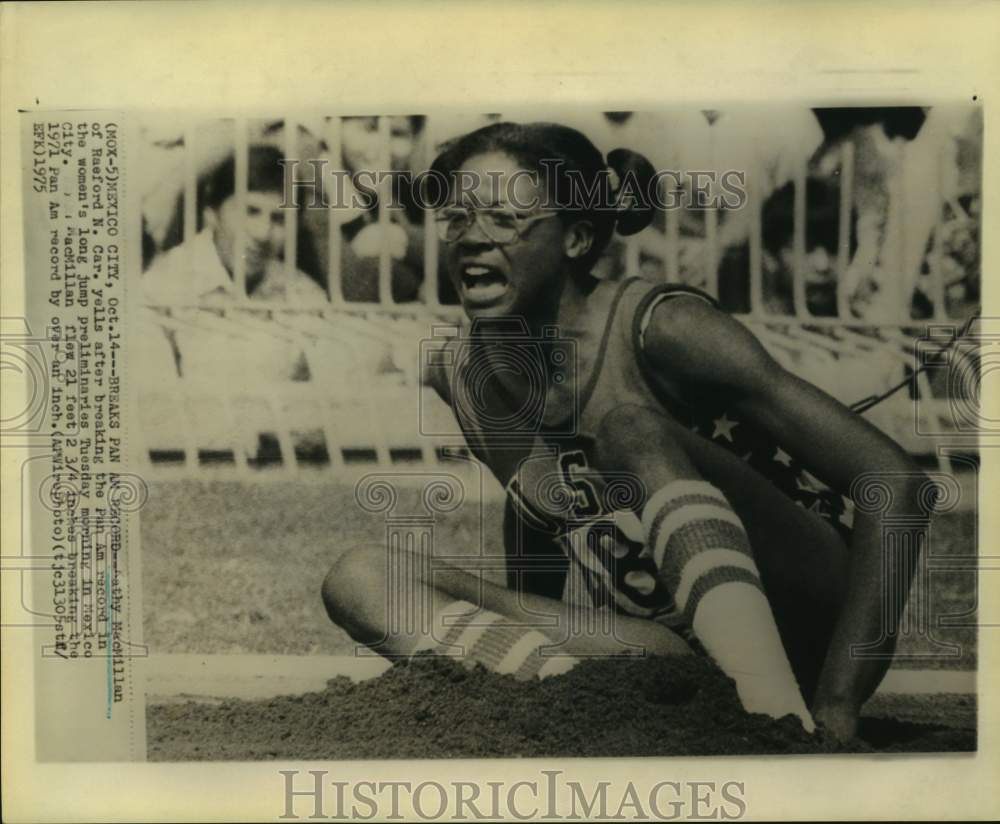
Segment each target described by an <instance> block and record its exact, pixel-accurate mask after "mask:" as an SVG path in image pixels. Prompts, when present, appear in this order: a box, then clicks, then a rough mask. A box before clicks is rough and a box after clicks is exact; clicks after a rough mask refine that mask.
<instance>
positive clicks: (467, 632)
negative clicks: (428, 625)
mask: <svg viewBox="0 0 1000 824" xmlns="http://www.w3.org/2000/svg"><path fill="white" fill-rule="evenodd" d="M444 617H448V619H449V621H448V624H444V623H443V621H442V619H443V618H444ZM503 620H504V619H503V616H501V615H500V614H498V613H496V612H490V611H489V610H486V609H481V610H477V607H476V606H475V605H474V604H471V603H469V602H468V601H453V602H452V603H450V604H448V605H447V606H445V607H444V608H442V609H441V610H439V611H438V612H437V614H435V616H434V626H435V628H438V629H439V630H440V629H442V628H443V631H444V636H443V637H442V638H441V640H440V641H438V640H436V639H434V638H432V637H430V636H427V637H425V638H424V639H423V640H421V641H420V643H418V644H417V648H416V649H415V650H414V652H413V654H414V655H416V654H417V653H419V652H426V651H431V652H434V653H436V654H439V655H449V656H452V655H455V654H456V653H457V654H458V655H459V656H460V657H461V659H462V663H463V664H464V665H465V666H467V667H469V668H472V667H475V666H476V665H477V664H482V665H483V666H484V667H486V669H488V670H490V671H491V672H497V673H500V674H503V675H513V676H514V677H515V678H516V679H518V680H519V681H527V680H529V679H531V678H534V677H535V676H537V677H538V678H548V677H549V676H550V675H560V674H561V673H564V672H569V670H571V669H572V668H573V667H575V666H576V665H577V664H578V663H579V659H577V658H574V657H572V656H569V655H551V656H546V657H542V656H541V655H540V654H539V649H540V648H541V647H545V646H551V645H552V643H553V642H552V639H551V638H549V637H547V636H546V635H543V634H542V633H541V632H539V631H538V630H534V629H530V628H527V627H512V626H509V625H505V624H504V623H503ZM438 634H439V635H440V632H439V633H438Z"/></svg>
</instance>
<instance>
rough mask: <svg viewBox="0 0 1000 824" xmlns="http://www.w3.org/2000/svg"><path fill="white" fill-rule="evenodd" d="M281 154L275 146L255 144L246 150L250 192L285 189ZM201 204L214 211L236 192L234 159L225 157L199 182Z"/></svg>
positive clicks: (281, 190)
mask: <svg viewBox="0 0 1000 824" xmlns="http://www.w3.org/2000/svg"><path fill="white" fill-rule="evenodd" d="M283 157H284V155H283V154H282V153H281V152H280V151H279V150H278V149H277V148H275V147H274V146H266V145H254V146H250V147H249V149H248V150H247V187H248V189H249V190H250V191H251V192H278V193H279V194H280V193H281V192H283V191H284V188H285V170H284V168H283V166H282V165H281V160H282V158H283ZM201 189H202V203H203V204H204V205H205V206H208V207H209V208H210V209H215V210H217V209H218V208H219V207H220V206H221V205H222V204H223V203H225V202H226V201H227V200H228V199H229V198H230V197H232V196H233V194H234V193H235V191H236V156H235V155H234V154H229V155H227V156H226V157H225V158H224V159H223V160H222V161H221V162H220V163H218V164H217V165H216V166H215V167H213V168H212V169H211V171H209V172H208V173H207V174H206V175H205V177H204V178H203V179H202V181H201Z"/></svg>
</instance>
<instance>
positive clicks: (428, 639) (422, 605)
mask: <svg viewBox="0 0 1000 824" xmlns="http://www.w3.org/2000/svg"><path fill="white" fill-rule="evenodd" d="M390 557H391V561H390V560H389V559H390ZM322 595H323V602H324V604H325V606H326V609H327V613H328V614H329V616H330V618H331V620H332V621H333V622H334V623H336V624H338V625H339V626H340V627H342V628H343V629H344V630H345V631H346V632H347V633H348V634H349V635H350V636H351V637H352V638H354V639H355V640H356V641H358V642H359V643H362V644H365V645H367V646H369V647H371V648H372V649H374V650H376V651H377V652H379V653H381V654H383V655H386V656H387V657H398V656H408V655H412V654H413V653H415V652H418V651H422V650H425V649H437V651H446V649H454V648H455V646H456V645H457V646H459V647H462V649H463V654H464V655H465V656H466V657H467V658H471V660H472V661H473V662H476V663H481V664H484V665H485V666H487V667H491V668H498V665H499V661H498V660H497V649H498V648H501V647H502V648H504V649H507V648H512V647H514V646H518V648H519V649H521V650H522V651H524V652H525V656H526V657H527V656H528V655H530V654H532V653H534V652H535V651H537V649H538V648H540V647H543V646H544V647H546V648H550V647H552V646H553V645H555V646H556V647H557V648H558V653H557V655H556V658H559V657H563V658H565V657H566V656H581V657H593V656H601V655H620V654H622V653H624V652H631V653H633V654H634V653H640V652H644V653H645V654H652V655H670V654H685V653H689V652H690V649H689V648H688V646H687V644H686V643H685V642H684V641H683V640H682V639H681V638H679V637H678V636H677V635H676V634H674V633H673V632H671V631H670V630H669V629H667V628H666V627H662V626H660V625H658V624H655V623H653V622H651V621H645V620H640V619H637V618H630V617H628V616H621V615H615V616H613V617H612V616H607V617H608V620H609V621H610V622H611V626H612V628H613V629H612V632H610V633H593V632H592V633H587V634H584V633H580V634H574V633H571V632H569V631H568V628H569V627H570V626H572V625H573V621H574V620H575V621H577V622H579V618H580V616H579V615H576V616H574V615H571V611H572V610H573V609H579V607H571V606H570V605H567V604H564V603H563V602H561V601H557V600H555V599H552V598H547V597H544V596H541V595H536V594H533V593H527V592H521V593H518V592H515V591H513V590H510V589H506V588H504V587H501V586H497V585H496V584H492V583H490V582H488V581H484V580H482V579H481V578H480V577H479V576H477V575H474V574H472V573H470V572H466V571H465V570H462V569H458V568H455V567H452V566H448V565H444V564H442V563H440V562H435V565H434V572H433V574H429V572H428V569H427V564H426V558H421V557H420V556H419V555H417V553H415V552H411V551H408V550H399V551H397V550H393V552H392V553H391V555H390V553H389V552H388V551H387V549H386V548H385V547H383V546H377V545H370V546H364V547H359V548H356V549H352V550H349V551H347V552H345V553H344V555H342V556H341V558H340V559H339V560H338V561H337V562H336V563H335V564H334V565H333V567H332V568H331V570H330V572H329V574H328V575H327V576H326V579H325V580H324V582H323V588H322ZM591 623H593V622H591ZM456 627H458V629H455V628H456ZM466 629H467V630H468V633H467V634H466V635H464V636H463V635H462V632H463V631H464V630H466ZM449 630H452V631H449ZM550 652H551V651H550ZM509 665H510V662H509V661H508V667H509ZM501 671H504V670H501Z"/></svg>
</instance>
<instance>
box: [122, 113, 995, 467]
mask: <svg viewBox="0 0 1000 824" xmlns="http://www.w3.org/2000/svg"><path fill="white" fill-rule="evenodd" d="M436 125H437V124H436V123H435V120H434V118H428V119H427V120H426V121H425V123H424V128H423V132H422V149H421V150H420V151H421V152H422V157H421V158H420V159H418V163H421V162H422V163H423V165H424V167H425V168H426V166H427V165H429V162H430V159H431V156H432V155H433V153H434V151H435V149H436V144H437V140H438V137H437V132H436V131H435V128H436ZM232 126H233V150H234V157H235V191H234V198H235V203H236V213H237V214H238V215H240V216H243V215H245V202H246V199H247V193H248V187H249V181H248V167H247V157H248V149H249V146H250V139H251V138H250V131H249V128H248V121H246V120H245V119H235V120H233V121H232ZM377 134H378V141H379V146H380V155H381V157H380V160H379V166H380V168H383V169H388V168H390V166H391V161H390V154H391V141H392V134H391V130H390V119H389V118H388V117H380V118H378V119H377ZM281 135H282V137H281V141H282V151H283V154H284V155H285V157H286V158H289V159H301V157H302V153H301V151H300V145H299V140H300V136H301V130H300V128H299V123H298V121H297V120H296V119H295V118H294V117H291V116H286V117H284V118H283V119H282V128H281ZM322 140H323V142H324V143H325V147H326V152H325V153H326V156H327V157H329V158H334V159H337V160H339V159H340V157H341V155H342V150H341V147H342V120H341V118H340V117H329V118H326V119H325V123H324V134H323V135H322ZM197 141H198V124H197V123H191V124H190V125H189V127H188V128H187V129H186V130H185V135H184V141H183V152H184V156H185V164H184V181H183V187H182V191H183V196H182V202H183V209H182V211H183V234H182V240H183V239H190V238H193V237H194V236H195V235H196V233H197V231H198V219H199V216H198V209H199V203H198V191H199V188H198V176H199V169H198V164H197V162H196V148H197ZM854 162H855V158H854V151H853V146H852V145H851V144H850V143H845V144H844V145H843V146H842V147H841V149H840V158H839V164H840V168H839V171H840V174H839V179H840V181H841V184H840V189H839V197H840V202H839V223H838V226H839V234H838V241H837V254H836V257H835V270H836V284H837V286H836V289H837V292H836V312H835V314H830V315H823V316H816V315H814V314H813V313H812V312H811V311H810V307H809V304H808V300H807V277H808V265H807V260H806V257H807V247H806V243H807V224H808V220H809V215H808V213H807V200H806V185H807V175H808V169H807V166H806V161H805V159H803V161H802V163H801V164H799V166H798V168H797V169H796V172H795V175H794V181H793V186H794V210H793V225H792V255H793V267H792V272H791V275H792V282H791V306H790V311H789V312H785V313H779V314H775V313H773V312H769V310H768V307H767V300H766V298H767V293H766V288H767V287H766V284H765V277H764V259H765V250H764V222H763V219H762V206H763V202H764V199H763V196H762V193H761V192H760V191H758V190H755V188H754V185H755V184H754V181H755V177H754V176H753V175H752V174H750V175H748V177H747V185H748V187H749V188H748V191H747V201H746V206H745V208H746V210H747V224H748V231H747V237H746V244H747V247H748V251H749V256H748V258H749V264H748V272H747V278H748V284H749V311H747V312H742V313H740V314H738V317H739V318H740V319H741V320H742V321H743V322H744V323H746V324H747V325H748V326H749V327H750V328H751V329H752V330H753V331H754V332H755V333H756V334H757V335H758V337H759V338H760V339H761V341H762V342H763V343H764V345H765V346H766V347H767V348H768V349H769V350H770V351H771V352H772V353H773V354H774V355H775V356H776V357H777V358H778V360H779V361H781V362H782V363H783V364H784V365H785V366H786V367H788V368H789V369H791V370H792V371H795V372H797V373H798V374H800V375H802V376H803V377H805V378H807V379H809V380H811V381H813V382H815V383H817V384H819V385H820V386H822V387H823V388H825V389H827V390H828V391H830V392H831V394H834V395H835V396H837V397H838V398H839V399H840V400H842V401H844V402H845V403H850V402H852V401H855V400H857V399H858V397H859V396H861V395H863V394H876V393H878V391H880V389H882V388H885V387H887V386H890V385H892V384H893V383H895V382H897V381H899V380H902V379H904V378H905V377H906V376H907V375H908V374H911V373H912V371H913V370H914V367H915V365H917V364H918V361H919V349H920V345H921V338H922V336H923V335H924V333H925V330H926V325H927V324H928V323H934V324H937V325H939V326H947V325H953V326H957V325H959V324H960V322H961V321H962V320H964V318H951V317H949V315H948V301H947V300H946V289H947V283H946V276H945V272H944V269H943V267H942V266H941V265H940V264H941V261H940V253H939V251H938V250H939V249H940V245H939V242H938V233H939V232H940V230H941V225H942V222H941V221H939V223H938V226H937V228H935V229H934V231H933V233H932V236H931V244H930V249H931V251H930V253H929V254H928V255H927V256H926V258H925V265H926V269H927V271H926V274H925V276H924V279H923V282H924V283H925V285H927V287H928V288H927V289H925V291H928V292H929V293H930V295H929V305H930V312H929V317H924V318H921V319H920V320H916V319H914V318H913V317H912V316H911V312H910V296H909V295H908V294H907V295H903V294H901V295H899V296H898V300H896V301H894V304H893V305H895V306H897V307H898V311H897V312H896V313H895V314H893V315H892V316H886V315H884V314H883V315H882V316H880V317H878V319H877V321H875V320H871V319H864V318H858V317H856V316H855V315H854V314H852V308H851V305H850V294H849V292H848V286H847V272H848V267H849V266H850V263H851V259H850V250H851V233H852V222H853V220H852V209H853V203H854V192H853V191H852V186H853V180H854ZM895 168H897V169H900V168H901V166H900V164H897V165H896V167H895ZM899 173H900V174H901V172H899ZM384 185H385V184H384ZM889 191H890V193H894V196H891V197H890V198H889V201H888V209H889V212H890V213H889V214H888V216H887V222H888V223H889V224H891V225H893V226H896V227H901V228H900V229H899V230H898V231H897V232H896V233H895V236H894V237H892V238H889V240H888V242H887V245H890V246H891V245H893V244H896V245H897V247H896V248H895V250H894V251H893V250H892V249H890V250H889V252H890V259H891V260H892V261H894V262H895V265H897V266H902V265H904V261H905V260H906V254H905V253H904V246H905V244H906V239H905V231H904V229H905V220H904V219H903V217H904V216H903V215H902V213H901V210H902V209H903V208H904V206H905V204H904V203H903V201H902V199H901V197H900V196H899V194H900V193H901V191H902V188H901V182H900V181H898V180H890V181H889ZM382 194H383V195H384V196H380V197H379V200H378V206H377V221H376V223H377V225H378V226H379V227H381V228H383V229H385V228H386V227H387V225H388V223H389V221H390V214H389V198H388V196H387V194H388V192H387V191H383V192H382ZM942 205H943V204H942ZM300 217H301V216H300V212H299V211H298V210H296V209H294V208H293V209H287V210H286V211H285V227H284V229H285V231H284V238H285V240H284V250H283V265H284V267H285V270H286V275H287V277H288V278H289V279H291V278H293V277H294V276H295V275H296V274H297V268H298V260H299V254H298V248H297V243H298V238H299V226H298V222H299V220H300ZM702 217H703V225H704V236H703V240H702V245H703V250H704V253H703V254H702V255H701V261H702V266H703V270H702V273H701V277H700V283H698V285H700V286H702V288H704V289H705V290H706V291H708V292H709V293H712V294H715V295H718V294H719V271H720V267H719V262H720V258H721V253H722V251H723V250H722V249H721V248H720V231H719V222H720V214H719V212H718V211H717V210H716V209H713V208H708V209H705V210H703V215H702ZM327 220H328V223H327V226H326V232H327V235H326V245H327V250H328V254H327V260H326V271H325V273H324V274H325V279H326V283H325V292H326V300H325V301H323V302H321V303H317V302H313V303H310V304H308V305H304V304H298V305H296V304H295V303H291V302H287V301H283V302H268V301H264V300H260V299H256V298H253V297H252V296H248V295H246V293H245V292H244V295H243V297H242V298H239V297H237V298H235V299H232V300H229V301H227V302H225V303H224V304H220V303H213V304H211V305H198V304H197V302H195V303H194V304H190V305H169V306H164V305H156V306H148V307H147V309H146V311H145V313H144V314H143V316H142V317H141V318H140V319H139V320H138V321H137V322H136V323H135V324H134V325H133V329H132V335H133V339H135V340H136V346H137V348H138V349H140V350H141V353H142V354H141V356H140V360H141V362H142V369H141V370H139V377H138V378H137V380H138V381H139V382H140V383H141V386H140V392H139V395H138V402H139V410H138V415H139V419H140V421H141V425H140V430H141V432H140V433H138V434H139V435H140V436H141V439H142V448H141V450H140V451H141V453H142V455H143V457H144V458H146V459H148V461H149V468H150V469H152V470H154V471H155V472H158V473H173V474H178V473H179V474H191V475H198V476H201V475H204V474H205V473H223V474H227V475H236V476H248V475H254V476H259V477H265V476H270V477H284V476H287V475H288V473H302V472H304V471H310V470H313V469H331V468H332V469H337V470H341V471H346V470H349V469H351V468H352V467H361V468H366V469H368V470H370V468H371V467H372V466H373V465H377V466H386V465H393V464H401V463H405V464H417V465H424V466H426V465H428V464H435V463H437V462H439V461H440V460H442V458H443V457H444V452H443V450H445V449H446V448H448V447H453V446H455V444H456V443H461V437H460V433H459V430H458V428H457V425H456V424H455V423H454V421H453V418H452V417H451V413H450V411H449V410H448V409H447V408H446V407H444V406H443V405H440V404H439V406H438V408H435V407H434V404H433V402H432V403H431V406H430V409H431V411H430V412H429V413H428V412H427V407H426V404H427V401H426V398H425V399H423V404H424V407H423V408H424V412H423V414H424V415H426V414H431V415H433V416H435V419H436V420H435V425H434V431H436V432H439V433H440V432H446V431H449V426H450V429H451V430H453V432H454V434H453V436H443V435H438V436H436V437H429V436H425V435H422V434H421V424H420V414H419V413H418V405H419V403H420V402H419V401H418V399H417V394H418V392H419V386H418V380H417V377H418V363H417V359H418V350H419V341H420V340H421V339H423V338H426V337H428V336H429V334H430V332H431V327H432V325H433V324H434V323H439V322H442V321H455V320H457V319H458V318H459V315H460V309H459V308H458V307H457V306H454V305H449V304H445V303H442V302H441V300H440V298H439V293H440V290H439V283H438V277H439V271H440V267H439V259H440V258H439V255H440V248H439V241H438V236H437V233H436V230H435V227H434V225H433V222H432V221H433V215H432V213H430V212H426V213H425V214H424V216H423V225H422V227H419V228H421V229H422V235H423V258H422V262H423V272H422V288H421V292H420V296H419V299H418V300H415V301H413V302H406V303H402V302H400V303H397V302H395V301H394V300H393V294H392V283H393V266H394V261H393V250H392V248H391V246H390V235H389V232H388V231H382V232H381V245H380V248H379V250H378V255H377V287H378V288H377V295H378V300H376V301H365V302H360V301H349V300H346V299H345V297H344V293H343V289H342V283H343V274H344V273H343V269H342V258H343V245H344V238H343V237H342V232H341V225H340V222H339V217H338V215H337V214H336V210H335V209H329V210H327ZM680 220H681V213H680V211H679V210H667V211H666V212H665V213H664V215H663V230H662V254H661V255H660V256H659V261H658V263H657V264H656V265H657V267H658V272H655V273H654V274H653V276H654V277H661V278H665V279H666V280H667V281H672V282H673V281H677V280H678V279H679V278H680V277H681V268H682V267H681V262H680V260H679V257H678V249H679V239H680V236H681V225H680ZM656 242H660V240H659V239H658V240H657V241H656ZM245 244H246V233H245V230H244V228H243V224H242V220H241V221H240V223H239V226H238V229H237V233H236V238H235V248H236V249H238V250H239V249H243V248H245ZM643 254H644V252H643V248H642V246H641V241H640V240H639V238H637V237H632V238H628V239H626V242H625V244H624V249H623V251H622V263H623V269H624V274H625V276H626V277H628V276H634V275H636V274H639V273H640V269H641V267H642V258H643ZM232 274H233V280H234V283H236V284H244V283H245V262H244V259H243V255H241V254H236V255H235V256H234V265H233V273H232ZM644 274H645V275H646V276H647V277H649V276H650V275H649V272H648V270H644ZM976 276H978V273H976ZM320 279H321V278H320ZM894 282H899V283H911V284H912V283H913V282H915V278H914V277H906V278H904V277H899V278H898V279H896V280H895V281H893V280H889V281H888V283H889V284H890V285H891V284H892V283H894ZM272 367H273V368H272ZM954 400H955V399H954V398H953V397H951V394H950V393H949V391H948V390H947V388H946V390H945V391H942V390H941V389H938V388H936V387H934V386H932V382H931V380H930V378H929V376H928V375H927V374H926V373H919V374H917V375H916V376H915V378H914V380H913V387H912V388H910V389H907V390H906V391H903V392H901V393H897V395H896V396H894V398H893V399H890V400H889V401H888V402H887V403H885V404H882V405H880V407H878V408H876V409H875V410H873V411H872V413H870V414H871V417H872V420H873V421H874V422H875V423H876V424H877V425H879V426H880V427H882V428H883V429H885V430H886V431H887V432H888V433H889V434H890V435H892V436H893V437H894V438H896V439H897V440H898V441H900V442H901V443H902V444H903V445H904V447H906V448H907V449H909V450H911V451H912V452H914V453H925V454H927V455H929V456H933V457H934V458H935V459H937V460H938V461H939V462H940V463H943V464H947V462H948V458H947V457H946V456H942V455H939V454H938V453H939V451H940V450H938V448H937V446H938V443H939V442H940V435H943V434H947V433H951V432H953V431H954V425H953V418H954V414H953V405H954ZM921 416H922V418H921ZM449 421H451V423H450V424H449ZM928 432H929V433H937V435H932V436H930V437H928V436H925V435H922V434H920V433H928ZM312 474H317V475H322V474H323V473H312Z"/></svg>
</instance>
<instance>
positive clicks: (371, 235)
mask: <svg viewBox="0 0 1000 824" xmlns="http://www.w3.org/2000/svg"><path fill="white" fill-rule="evenodd" d="M387 120H388V121H389V123H388V135H387V137H388V141H386V138H385V137H384V136H383V134H382V133H380V131H379V118H377V117H344V118H340V129H339V131H340V154H339V156H338V157H332V156H331V155H330V151H331V149H330V146H329V145H328V143H327V142H326V141H325V140H324V141H322V142H321V143H320V145H319V153H318V154H317V155H314V157H321V158H323V159H325V160H326V161H327V166H326V169H325V174H324V180H323V195H324V197H323V200H324V201H325V202H327V203H330V204H331V205H332V206H333V209H332V211H333V215H332V224H333V225H335V226H337V227H339V231H340V237H339V243H337V244H336V246H337V248H336V249H335V248H334V244H332V243H331V238H330V226H331V214H330V212H331V210H330V209H327V208H324V207H322V206H312V205H310V204H309V201H308V199H306V206H305V207H304V208H303V212H302V214H303V223H304V226H305V229H306V231H307V232H308V235H309V238H308V245H307V246H306V250H309V252H311V255H310V256H309V257H308V258H304V259H303V264H304V266H305V267H306V268H307V269H308V270H309V271H310V272H312V273H313V274H314V276H315V277H317V278H318V279H321V280H323V281H324V282H325V280H326V279H327V277H328V273H329V272H330V271H338V272H339V280H340V282H339V286H338V285H337V284H331V286H330V290H331V294H332V295H333V296H334V297H337V296H338V295H337V294H336V292H337V290H338V288H339V296H340V297H342V298H343V299H344V300H345V301H348V302H365V303H377V302H378V301H379V300H380V298H381V299H387V298H388V297H389V296H388V295H380V294H379V267H380V258H381V255H382V250H383V246H385V248H386V249H387V252H388V254H389V258H390V270H391V284H392V295H391V298H392V300H393V301H395V302H397V303H405V302H409V301H413V300H416V299H417V297H418V294H419V291H420V286H421V283H422V281H423V266H424V229H423V213H422V212H421V210H420V209H419V208H418V203H417V199H416V198H415V197H414V195H413V192H412V190H411V188H410V186H409V183H410V180H411V179H412V171H413V167H414V162H415V156H416V155H417V154H418V153H419V152H420V151H421V150H422V144H421V136H422V132H423V128H424V118H423V117H421V116H413V117H387ZM326 131H329V130H328V129H327V130H326ZM303 158H304V159H306V160H308V159H310V158H309V157H308V156H306V155H303ZM339 172H346V173H347V175H344V174H338V173H339ZM385 173H396V174H395V175H394V176H393V177H392V178H391V183H389V184H387V185H383V186H376V176H377V175H379V174H385ZM353 181H359V182H360V186H355V185H354V182H353ZM382 199H384V200H385V203H384V207H385V210H386V213H387V218H388V219H387V221H386V222H385V224H384V225H383V224H382V223H381V222H380V220H379V211H380V208H379V207H380V200H382ZM304 251H305V250H304ZM335 253H336V254H338V255H339V258H338V261H337V264H336V265H335V266H333V268H332V269H331V261H330V256H331V255H332V254H335ZM307 254H308V252H307Z"/></svg>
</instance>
